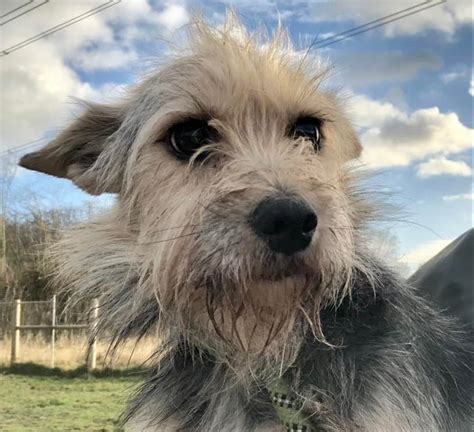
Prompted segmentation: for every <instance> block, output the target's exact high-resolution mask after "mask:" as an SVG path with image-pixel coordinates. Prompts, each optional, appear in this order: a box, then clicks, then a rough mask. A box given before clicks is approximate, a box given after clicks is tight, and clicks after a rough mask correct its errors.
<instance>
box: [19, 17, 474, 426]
mask: <svg viewBox="0 0 474 432" xmlns="http://www.w3.org/2000/svg"><path fill="white" fill-rule="evenodd" d="M326 72H327V71H326V70H325V69H324V68H321V66H319V65H317V64H314V60H313V59H312V58H311V56H309V55H305V54H301V53H298V52H296V51H295V50H294V48H293V47H292V45H291V43H290V41H289V40H288V37H287V36H286V34H285V32H284V30H282V29H278V30H276V31H275V32H274V34H273V35H270V36H265V34H264V32H256V33H255V34H249V33H248V32H247V31H246V30H245V28H244V27H243V25H242V24H240V23H239V21H238V19H237V18H236V16H235V14H233V13H229V15H228V16H227V18H226V23H225V25H224V26H223V27H222V28H218V29H216V28H213V27H211V26H209V25H208V24H206V23H205V22H204V21H203V20H202V19H200V18H196V19H194V21H193V22H192V23H191V24H190V25H189V48H188V49H187V51H182V52H180V53H177V54H176V55H175V56H174V57H173V58H172V59H171V60H170V62H169V63H168V64H166V65H164V66H162V67H161V68H159V70H157V71H154V72H153V73H151V74H149V75H147V76H146V77H145V78H144V79H143V80H142V81H141V82H139V83H138V84H136V85H135V86H133V87H132V88H131V89H130V91H129V92H128V93H127V95H126V96H124V97H123V98H122V99H120V100H119V101H117V102H116V103H114V104H108V105H99V104H87V105H86V106H85V109H84V112H83V113H82V114H81V115H80V116H79V117H78V118H77V119H75V120H74V121H73V122H72V124H70V125H69V126H68V127H67V128H66V129H65V130H64V131H63V132H62V133H60V134H59V135H58V136H57V137H56V138H55V139H53V141H52V142H50V143H49V144H48V145H47V146H45V147H44V148H43V149H41V150H39V151H37V152H33V153H30V154H27V155H25V156H24V157H23V158H22V159H21V161H20V165H21V166H23V167H25V168H28V169H32V170H36V171H40V172H44V173H46V174H50V175H53V176H56V177H62V178H67V179H70V180H71V181H72V182H74V183H75V184H76V185H77V186H78V187H80V188H82V189H83V190H85V191H87V192H89V193H90V194H102V193H112V194H116V196H117V200H116V203H115V204H114V206H113V208H112V209H111V210H110V211H108V212H106V213H105V214H103V215H101V216H99V217H96V218H95V219H94V220H92V221H89V222H87V223H84V224H82V225H80V226H78V227H76V228H74V229H72V230H71V231H70V232H69V233H67V234H66V235H65V238H64V239H63V240H62V241H61V243H60V245H59V246H58V251H59V252H58V253H57V260H58V276H57V277H58V281H59V282H58V283H59V284H60V285H61V286H63V287H64V286H65V287H66V289H67V290H68V291H69V292H71V293H72V295H73V297H76V298H79V299H83V298H88V297H99V298H100V307H99V325H98V328H97V336H98V337H101V338H106V337H109V338H110V343H111V347H112V350H113V348H115V347H117V346H119V345H120V343H121V342H123V341H124V340H126V339H127V338H129V337H132V336H133V337H138V338H140V337H142V336H144V335H146V334H149V333H150V332H151V331H152V330H153V331H155V330H156V331H157V332H158V334H159V341H158V340H157V351H156V354H155V355H154V357H153V358H154V363H153V365H152V366H150V371H149V375H148V377H147V379H146V380H145V382H144V384H143V385H142V386H141V387H140V389H139V390H138V391H137V393H136V395H135V396H134V398H133V399H132V400H131V402H130V403H129V406H128V408H127V410H126V412H125V413H124V416H123V421H124V423H125V425H126V426H127V427H128V428H130V429H132V430H141V431H206V432H207V431H219V432H220V431H229V432H230V431H245V432H246V431H259V432H262V431H284V430H288V431H368V432H381V431H385V432H395V431H396V432H413V431H420V432H421V431H426V432H436V431H438V432H441V431H443V432H448V431H449V432H454V431H456V432H462V431H470V430H471V418H472V417H471V390H472V388H471V383H472V374H471V367H470V366H471V360H472V358H471V354H470V353H471V351H470V349H469V343H468V342H467V340H466V338H465V336H464V335H463V333H462V331H461V330H460V328H459V325H458V324H457V323H456V322H453V321H451V320H449V319H448V318H446V317H443V316H442V315H441V314H440V313H439V312H437V311H436V310H435V309H434V308H432V307H431V306H430V305H428V304H426V303H425V301H423V300H421V299H420V298H418V297H417V296H416V295H415V294H414V291H413V289H412V288H411V287H410V286H409V285H408V284H407V283H406V282H404V281H403V280H402V279H401V278H399V277H398V276H397V275H396V273H395V272H394V271H393V270H392V269H391V267H390V265H388V264H386V263H384V262H383V260H382V259H380V258H379V257H377V256H376V255H375V254H374V253H372V252H371V250H370V247H369V246H368V238H369V233H368V230H369V229H370V221H371V220H372V219H373V217H374V214H375V213H376V208H374V207H376V206H374V203H373V201H372V200H371V199H370V196H369V195H368V194H367V193H366V192H365V191H364V190H363V189H361V188H360V175H359V174H358V170H357V169H354V167H353V163H352V161H353V160H355V159H357V158H358V157H359V156H360V154H361V149H362V148H361V144H360V143H359V141H358V138H357V135H356V133H355V131H354V129H353V127H352V125H351V123H350V121H349V120H348V118H347V116H346V114H345V113H344V107H343V103H342V101H341V100H340V98H339V97H338V95H337V94H335V93H331V92H330V91H329V90H325V89H324V88H323V86H322V83H323V81H324V78H325V76H326V75H327V73H326Z"/></svg>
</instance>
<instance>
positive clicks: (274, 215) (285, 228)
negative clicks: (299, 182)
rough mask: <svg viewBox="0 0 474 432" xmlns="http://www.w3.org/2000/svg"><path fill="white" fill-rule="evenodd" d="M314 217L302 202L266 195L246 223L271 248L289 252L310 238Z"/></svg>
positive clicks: (284, 252)
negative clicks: (267, 196) (248, 222)
mask: <svg viewBox="0 0 474 432" xmlns="http://www.w3.org/2000/svg"><path fill="white" fill-rule="evenodd" d="M317 224H318V218H317V216H316V214H315V213H314V211H313V210H311V209H310V208H309V207H308V205H306V204H305V203H304V202H301V201H297V200H294V199H290V198H267V199H265V200H263V201H262V202H261V203H260V204H259V205H258V206H257V208H256V209H255V210H254V212H253V213H252V215H251V217H250V225H251V226H252V228H253V230H254V231H255V233H256V234H257V235H258V236H259V237H260V238H262V239H263V240H265V241H266V242H267V243H268V245H269V246H270V248H271V249H272V250H273V251H275V252H280V253H283V254H285V255H292V254H294V253H295V252H298V251H301V250H303V249H306V247H308V245H309V244H310V242H311V238H312V237H313V233H314V230H315V228H316V225H317Z"/></svg>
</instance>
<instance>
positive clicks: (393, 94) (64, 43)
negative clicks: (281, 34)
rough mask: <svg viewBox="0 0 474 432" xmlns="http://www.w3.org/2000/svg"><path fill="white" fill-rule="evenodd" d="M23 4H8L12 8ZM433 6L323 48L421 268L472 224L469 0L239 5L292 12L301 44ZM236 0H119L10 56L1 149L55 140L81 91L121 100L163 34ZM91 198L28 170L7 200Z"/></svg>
mask: <svg viewBox="0 0 474 432" xmlns="http://www.w3.org/2000/svg"><path fill="white" fill-rule="evenodd" d="M20 3H21V2H19V1H13V0H12V1H10V0H8V1H5V2H3V3H2V6H1V12H2V15H3V14H4V13H5V12H8V11H9V10H11V9H14V6H15V5H17V4H20ZM103 3H105V1H100V0H82V1H77V2H74V3H73V2H50V3H48V4H46V5H45V6H43V7H40V8H38V9H37V10H35V11H32V12H31V13H29V14H26V15H24V16H23V17H19V18H18V19H16V20H13V21H11V22H10V23H7V24H6V25H4V26H2V40H3V42H2V49H5V48H8V47H10V46H13V45H14V44H16V43H18V42H21V41H22V40H25V39H27V38H28V37H31V36H33V35H35V34H38V33H40V32H41V31H44V30H46V29H48V28H50V27H52V26H53V25H56V24H59V23H62V22H64V21H66V20H67V19H70V18H73V17H75V16H78V15H79V14H81V13H84V12H85V11H87V10H90V9H91V8H93V7H96V6H97V5H100V4H103ZM435 3H440V4H439V5H435ZM229 4H230V3H229ZM425 4H426V5H427V4H431V5H435V6H433V7H431V8H430V9H426V10H424V11H421V12H419V13H417V14H414V15H412V16H410V17H406V18H403V19H401V20H399V21H395V22H393V23H390V24H387V25H385V26H382V27H380V28H378V29H373V30H371V31H367V32H365V33H362V34H360V35H357V36H354V37H351V38H348V39H346V40H344V41H338V42H337V43H335V44H333V45H330V46H328V47H325V48H318V49H313V50H312V53H313V55H319V56H321V57H322V59H323V60H324V61H329V62H331V63H334V65H335V67H336V68H335V70H334V73H333V76H332V84H331V83H330V84H328V85H329V87H331V85H332V87H337V88H341V89H342V90H341V91H342V93H343V94H344V95H345V96H346V97H347V104H348V110H349V112H350V113H351V114H352V117H353V119H354V122H355V124H356V125H357V126H358V129H359V132H360V136H361V140H362V143H363V145H364V146H365V156H364V158H363V161H362V162H364V163H365V164H367V166H368V167H369V168H371V169H374V170H375V171H376V172H377V173H378V174H377V176H376V177H375V179H374V180H373V181H372V183H371V184H372V187H373V188H374V189H376V190H381V191H383V192H384V193H385V192H386V193H388V194H389V195H390V197H391V198H390V200H391V201H393V202H395V203H396V204H397V205H399V206H400V208H401V209H402V211H401V212H400V214H394V215H389V216H390V218H392V219H396V220H399V219H404V220H405V222H396V221H390V222H386V223H385V224H384V225H383V229H385V230H390V231H391V232H392V233H393V234H395V235H396V236H397V237H398V239H399V245H398V254H399V255H400V256H401V260H402V261H403V262H405V263H406V264H408V265H409V266H410V267H411V268H415V267H416V266H417V265H418V264H419V263H422V262H423V261H424V260H426V259H427V258H429V257H430V256H431V255H433V254H434V253H436V252H437V251H438V250H440V248H442V247H443V246H445V245H446V244H447V243H449V241H451V240H452V239H454V238H455V237H457V236H458V235H460V234H461V233H462V232H464V231H465V230H467V229H469V228H470V227H471V226H472V204H473V201H472V200H473V197H472V127H473V125H472V122H473V116H472V102H473V99H472V98H473V95H474V89H473V77H472V36H473V35H472V22H473V18H472V11H471V3H470V1H467V0H456V1H454V0H451V1H448V2H442V1H441V2H439V1H435V0H431V1H424V2H423V1H418V2H416V1H408V0H403V1H399V2H388V1H377V2H376V1H375V0H373V1H370V0H351V1H342V0H341V1H313V2H300V1H285V2H278V1H271V0H265V1H262V2H255V1H253V2H251V1H237V2H234V3H232V5H233V7H234V8H235V9H236V11H237V13H238V14H239V15H240V17H241V19H242V20H243V22H244V23H245V24H246V25H247V26H248V27H250V28H255V27H257V26H259V25H260V24H261V23H264V24H265V25H266V26H268V27H269V28H273V27H274V26H275V25H276V24H277V22H278V19H281V20H282V21H283V24H284V25H285V26H286V27H287V28H288V30H289V33H290V35H291V37H292V39H293V40H294V41H295V44H296V47H297V48H298V49H302V48H304V47H305V46H308V45H309V44H310V43H311V42H312V41H315V40H316V41H317V40H322V39H324V38H327V37H331V36H333V35H335V34H338V33H340V32H344V31H347V30H349V29H351V28H354V27H356V26H360V25H363V24H365V23H367V22H370V21H373V20H375V19H378V18H381V17H383V16H386V15H389V14H394V13H397V11H399V10H401V9H405V8H408V7H412V6H413V7H416V5H422V6H423V5H425ZM225 8H226V5H225V4H223V3H221V2H212V1H206V2H197V1H192V2H190V1H188V2H185V1H152V0H148V1H147V0H134V1H131V0H128V1H127V0H122V1H121V2H119V3H118V4H117V5H115V6H113V7H110V8H108V9H107V10H104V11H103V12H100V13H99V14H96V15H93V16H91V17H89V18H88V19H85V20H83V21H81V22H79V23H77V24H75V25H73V26H71V27H69V28H67V29H64V30H62V31H60V32H58V33H56V34H55V35H53V36H50V37H48V38H47V39H42V40H40V41H38V42H35V43H34V44H31V45H29V46H27V47H24V48H22V49H19V50H18V51H14V52H12V53H10V54H8V55H6V56H4V57H2V58H1V59H0V68H1V69H0V70H1V73H2V81H1V86H2V107H1V110H2V119H3V120H2V124H1V146H2V149H1V150H0V152H3V153H1V154H2V158H3V159H4V160H5V159H7V160H8V161H12V160H13V161H14V160H15V159H17V158H18V157H19V156H21V154H23V153H24V152H25V151H26V150H34V149H35V148H37V147H38V146H40V145H41V144H44V143H45V142H47V139H48V138H50V137H51V136H54V134H55V133H56V132H57V131H58V130H59V129H60V128H61V126H63V125H64V124H65V122H66V121H67V119H68V118H70V116H71V113H72V112H74V110H75V107H74V105H73V104H72V103H71V97H79V98H86V99H92V100H110V99H113V97H114V96H115V95H117V94H119V93H120V90H121V88H122V87H123V86H124V85H126V84H128V83H130V82H133V81H134V80H135V79H136V77H137V76H138V75H139V74H140V72H141V71H143V70H145V69H146V68H147V67H149V65H150V61H149V59H150V58H158V59H161V58H163V57H164V55H163V54H164V53H166V52H167V50H168V48H167V45H166V43H165V42H164V40H171V41H173V42H175V41H179V43H182V40H183V33H184V32H183V26H185V24H186V23H187V22H188V20H189V17H190V15H191V14H192V12H193V11H199V10H200V11H201V12H202V13H203V14H204V16H205V17H206V18H207V19H208V20H210V21H211V22H213V23H215V24H216V25H219V24H220V23H222V20H223V14H224V11H225ZM34 140H38V141H36V142H34V143H32V144H30V145H29V146H28V147H22V146H23V145H24V144H25V143H26V144H28V143H30V142H31V141H34ZM18 147H22V149H18ZM7 150H8V154H6V153H5V152H6V151H7ZM4 165H5V164H4ZM4 174H5V173H4ZM90 199H94V198H91V197H89V196H87V195H85V194H84V193H82V192H81V191H80V190H78V189H77V188H75V187H74V186H72V185H70V184H69V183H68V182H67V181H65V180H58V179H54V178H50V177H47V176H43V175H40V174H35V173H30V172H26V171H25V170H17V171H16V173H15V175H14V177H13V185H12V188H11V193H10V194H9V197H8V200H9V203H10V205H11V206H14V205H15V204H16V203H19V202H27V203H30V202H35V203H40V204H41V205H44V206H49V207H50V206H61V205H67V206H69V205H80V204H81V203H82V202H83V201H84V200H90ZM107 200H110V198H106V199H105V201H104V199H99V201H100V202H101V203H103V202H107ZM7 207H8V203H7Z"/></svg>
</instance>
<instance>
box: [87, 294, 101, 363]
mask: <svg viewBox="0 0 474 432" xmlns="http://www.w3.org/2000/svg"><path fill="white" fill-rule="evenodd" d="M90 317H91V318H90V319H91V322H90V335H91V342H90V345H89V350H88V353H87V369H88V370H89V371H92V370H94V369H95V368H96V367H97V338H96V332H97V321H98V317H99V300H98V299H96V298H95V299H93V300H92V309H91V314H90Z"/></svg>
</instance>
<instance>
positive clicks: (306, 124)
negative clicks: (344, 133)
mask: <svg viewBox="0 0 474 432" xmlns="http://www.w3.org/2000/svg"><path fill="white" fill-rule="evenodd" d="M320 128H321V121H320V120H318V119H316V118H313V117H303V118H300V119H298V120H297V121H296V123H295V124H294V125H293V126H292V127H291V129H290V136H292V137H293V138H295V139H296V138H306V139H309V140H311V141H312V142H313V145H314V149H315V150H316V151H319V150H320V149H321V130H320Z"/></svg>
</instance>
